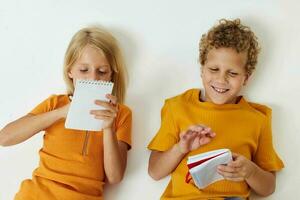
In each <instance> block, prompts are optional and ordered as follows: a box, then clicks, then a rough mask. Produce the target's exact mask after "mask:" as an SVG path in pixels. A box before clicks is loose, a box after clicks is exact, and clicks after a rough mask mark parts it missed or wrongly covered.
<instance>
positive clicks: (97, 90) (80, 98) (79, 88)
mask: <svg viewBox="0 0 300 200" xmlns="http://www.w3.org/2000/svg"><path fill="white" fill-rule="evenodd" d="M112 89H113V83H111V82H104V81H92V80H77V81H76V84H75V90H74V95H73V99H72V102H71V105H70V108H69V112H68V114H67V119H66V123H65V127H66V128H69V129H76V130H87V131H100V130H101V129H102V122H103V121H102V120H99V119H95V118H94V115H91V114H90V111H91V110H101V109H104V108H103V107H102V106H99V105H96V104H95V100H105V101H107V98H105V95H106V94H111V93H112Z"/></svg>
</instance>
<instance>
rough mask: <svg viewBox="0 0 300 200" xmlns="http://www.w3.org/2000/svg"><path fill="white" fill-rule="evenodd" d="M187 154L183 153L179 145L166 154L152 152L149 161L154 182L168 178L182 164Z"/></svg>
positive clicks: (149, 169) (150, 173) (149, 171)
mask: <svg viewBox="0 0 300 200" xmlns="http://www.w3.org/2000/svg"><path fill="white" fill-rule="evenodd" d="M185 155H186V154H185V153H182V152H181V151H180V149H179V146H178V144H175V145H173V147H172V148H170V149H169V150H167V151H165V152H160V151H152V153H151V155H150V159H149V167H148V173H149V175H150V176H151V177H152V178H153V179H154V180H160V179H162V178H164V177H165V176H168V175H169V174H170V173H171V172H173V170H174V169H175V168H176V167H177V166H178V164H179V163H180V162H181V160H182V159H183V157H184V156H185Z"/></svg>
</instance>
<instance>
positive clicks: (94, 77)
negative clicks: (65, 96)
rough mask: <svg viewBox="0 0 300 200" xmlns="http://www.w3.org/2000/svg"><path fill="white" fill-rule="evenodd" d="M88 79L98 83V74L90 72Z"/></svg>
mask: <svg viewBox="0 0 300 200" xmlns="http://www.w3.org/2000/svg"><path fill="white" fill-rule="evenodd" d="M90 79H92V80H94V81H98V80H99V74H98V72H97V71H92V72H91V77H90Z"/></svg>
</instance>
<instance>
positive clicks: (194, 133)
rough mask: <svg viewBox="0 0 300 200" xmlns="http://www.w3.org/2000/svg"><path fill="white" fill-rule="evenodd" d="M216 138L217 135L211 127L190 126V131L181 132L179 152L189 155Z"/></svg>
mask: <svg viewBox="0 0 300 200" xmlns="http://www.w3.org/2000/svg"><path fill="white" fill-rule="evenodd" d="M215 136H216V133H214V132H213V131H212V130H211V128H209V127H206V126H203V125H194V126H190V127H189V128H188V130H186V131H184V132H181V133H180V135H179V137H180V141H179V143H178V146H179V150H180V152H181V153H188V152H190V151H192V150H195V149H198V148H199V147H200V146H203V145H205V144H207V143H209V142H210V141H211V139H212V138H213V137H215Z"/></svg>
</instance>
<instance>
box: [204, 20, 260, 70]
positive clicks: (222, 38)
mask: <svg viewBox="0 0 300 200" xmlns="http://www.w3.org/2000/svg"><path fill="white" fill-rule="evenodd" d="M222 47H225V48H232V49H235V50H236V51H237V52H238V53H240V52H246V53H247V63H246V66H245V68H246V72H247V74H248V75H251V74H252V72H253V71H254V69H255V66H256V64H257V57H258V54H259V51H260V47H259V45H258V41H257V37H256V36H255V34H254V33H253V32H252V31H251V29H250V28H249V27H247V26H244V25H242V24H241V21H240V19H235V20H232V21H231V20H226V19H221V20H219V24H218V25H216V26H214V27H212V28H211V29H210V30H209V31H208V33H207V34H203V35H202V37H201V40H200V44H199V52H200V55H199V61H200V63H201V65H202V66H203V65H204V64H205V62H206V59H207V54H208V52H209V51H210V50H211V49H213V48H216V49H218V48H222Z"/></svg>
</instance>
